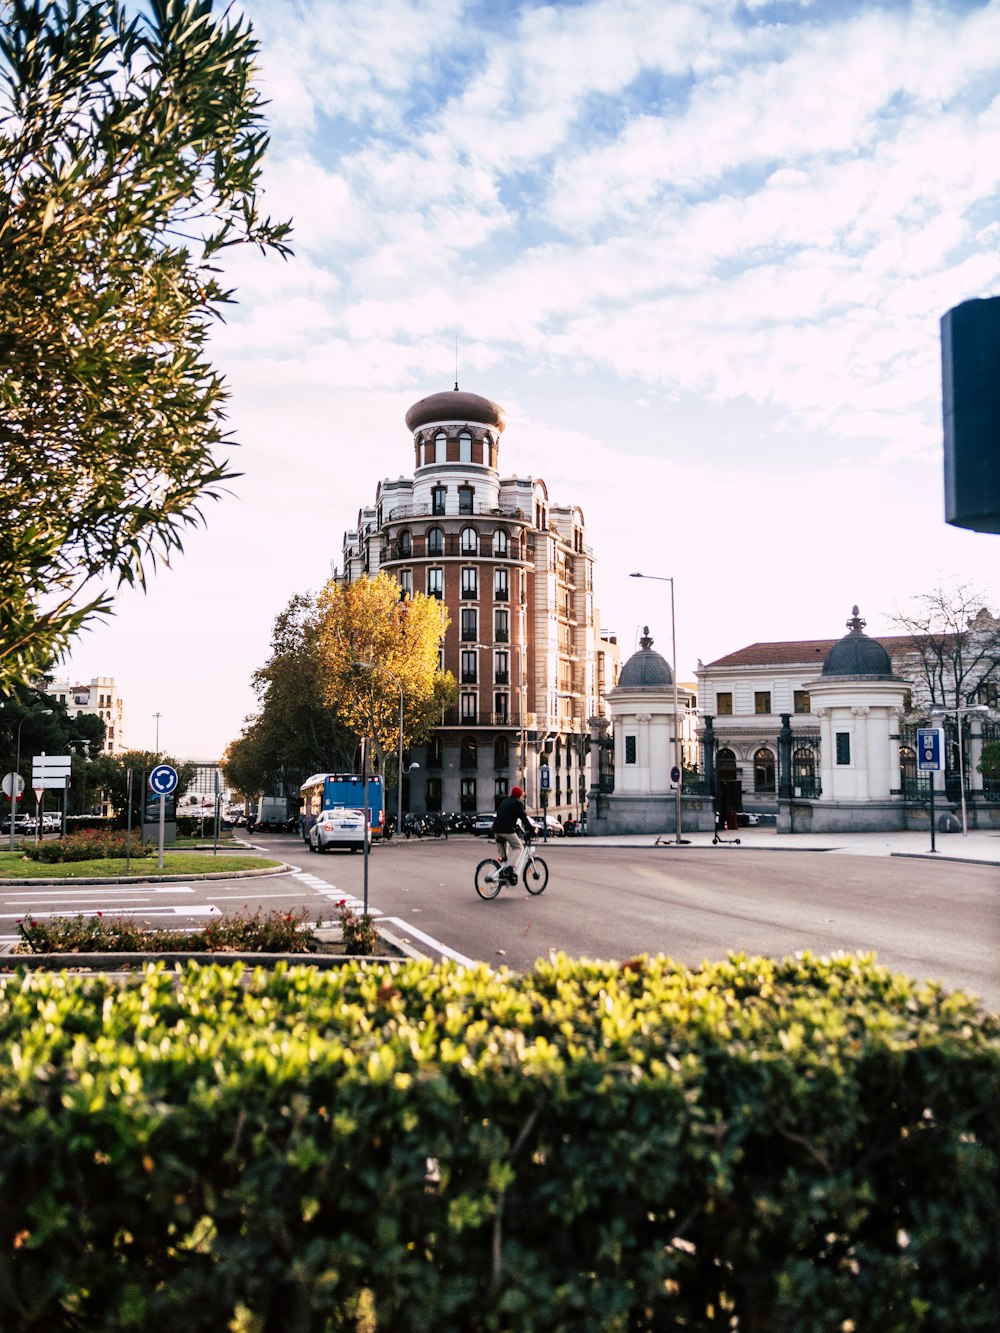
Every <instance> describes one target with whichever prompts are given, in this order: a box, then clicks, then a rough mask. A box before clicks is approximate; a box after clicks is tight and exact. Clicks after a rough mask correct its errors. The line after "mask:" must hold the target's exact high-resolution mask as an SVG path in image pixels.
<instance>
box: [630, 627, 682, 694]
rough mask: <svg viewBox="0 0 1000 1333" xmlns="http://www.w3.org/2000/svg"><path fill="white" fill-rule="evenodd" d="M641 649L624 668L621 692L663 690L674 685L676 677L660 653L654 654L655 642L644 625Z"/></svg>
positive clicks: (640, 641)
mask: <svg viewBox="0 0 1000 1333" xmlns="http://www.w3.org/2000/svg"><path fill="white" fill-rule="evenodd" d="M639 643H640V645H641V647H640V648H639V651H638V652H637V653H633V654H632V656H631V657H630V658H629V659H628V661H627V662H626V663H625V665H624V666H623V667H622V670H621V675H620V676H619V677H618V689H620V690H652V689H662V688H663V687H664V685H673V683H674V675H673V672H672V671H671V670H670V666H669V663H668V662H667V661H666V659H665V658H663V657H661V656H660V654H659V653H654V652H653V640H652V639H651V638H650V637H649V626H648V625H643V627H642V638H641V639H640V640H639Z"/></svg>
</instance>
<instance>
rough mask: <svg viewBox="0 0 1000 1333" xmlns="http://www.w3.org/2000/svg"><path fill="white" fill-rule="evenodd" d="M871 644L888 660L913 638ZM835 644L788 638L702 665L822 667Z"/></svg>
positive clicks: (880, 639)
mask: <svg viewBox="0 0 1000 1333" xmlns="http://www.w3.org/2000/svg"><path fill="white" fill-rule="evenodd" d="M872 637H875V636H872ZM875 641H876V643H880V644H881V645H882V647H883V648H884V649H885V650H886V652H887V653H888V654H889V656H890V657H891V656H893V655H894V654H897V653H904V652H907V651H909V650H912V648H913V646H914V639H913V638H912V636H911V635H909V634H889V635H882V636H879V637H877V638H876V640H875ZM839 642H840V640H839V639H791V640H789V641H787V642H784V643H751V644H748V645H747V647H746V648H738V649H737V650H736V652H735V653H727V654H726V656H725V657H717V658H716V659H715V661H714V662H706V664H705V666H706V668H709V667H743V666H745V667H753V666H760V667H763V666H800V665H803V666H804V665H809V664H811V663H815V664H816V665H817V666H822V665H823V659H824V658H825V657H826V655H827V653H828V652H829V651H830V649H831V648H832V647H833V645H834V644H835V643H839Z"/></svg>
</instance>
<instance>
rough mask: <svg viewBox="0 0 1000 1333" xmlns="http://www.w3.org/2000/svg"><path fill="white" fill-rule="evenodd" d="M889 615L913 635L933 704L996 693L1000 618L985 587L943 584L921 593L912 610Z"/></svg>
mask: <svg viewBox="0 0 1000 1333" xmlns="http://www.w3.org/2000/svg"><path fill="white" fill-rule="evenodd" d="M889 619H890V620H891V621H892V622H893V624H895V625H898V626H899V628H900V629H902V630H904V631H905V633H906V634H907V635H908V636H909V637H910V639H911V641H912V642H911V645H910V649H909V652H908V653H907V656H908V657H909V659H910V663H911V670H912V673H913V676H914V678H915V680H916V681H919V682H920V684H921V686H922V687H923V688H922V690H921V693H923V692H924V691H926V695H927V703H928V704H941V705H944V706H946V707H949V708H964V707H966V706H967V705H969V704H975V703H981V702H987V696H988V695H990V694H995V693H996V689H997V687H998V686H1000V618H998V617H996V616H994V615H991V613H990V611H989V609H988V595H987V594H985V593H983V592H982V591H981V590H980V589H977V588H974V587H972V586H971V585H970V584H968V583H957V582H956V583H952V584H948V585H945V584H942V585H941V586H939V587H937V588H934V589H932V590H931V591H930V592H925V593H918V594H917V595H916V596H915V597H914V598H913V607H912V609H911V610H907V611H900V610H897V611H896V612H895V613H894V614H892V615H891V616H890V617H889ZM991 686H992V687H993V689H992V690H991V689H990V687H991Z"/></svg>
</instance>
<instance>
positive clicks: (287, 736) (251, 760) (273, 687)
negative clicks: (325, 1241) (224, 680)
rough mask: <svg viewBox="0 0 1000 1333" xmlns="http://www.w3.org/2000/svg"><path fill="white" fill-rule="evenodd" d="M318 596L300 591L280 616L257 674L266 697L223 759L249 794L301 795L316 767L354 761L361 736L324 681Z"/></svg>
mask: <svg viewBox="0 0 1000 1333" xmlns="http://www.w3.org/2000/svg"><path fill="white" fill-rule="evenodd" d="M316 616H317V611H316V601H315V598H314V597H311V596H307V595H304V594H296V595H295V596H294V597H292V599H291V600H290V601H289V603H288V605H287V606H286V607H285V609H284V610H283V611H282V612H281V613H280V615H278V616H277V618H276V619H275V622H274V630H273V631H272V635H271V656H270V657H269V658H268V660H267V662H266V663H265V664H264V666H262V667H261V668H260V669H259V670H258V671H255V672H254V674H253V677H252V683H253V687H254V690H255V692H256V694H257V698H258V700H259V703H260V708H259V710H258V712H257V713H256V714H254V715H253V716H252V717H250V718H248V719H247V722H246V725H245V726H244V729H243V731H242V733H241V735H240V736H239V737H238V738H237V739H236V740H234V741H233V742H232V743H231V744H230V745H229V747H228V748H227V750H226V753H225V755H224V756H223V760H222V768H223V772H224V773H225V775H226V781H227V782H228V783H230V785H231V786H233V787H235V788H236V790H237V791H240V792H242V793H243V794H244V795H246V796H247V797H252V796H255V795H262V794H264V793H267V792H277V793H280V794H281V795H284V796H289V797H298V794H299V787H300V786H301V784H302V783H303V782H304V781H305V779H306V778H307V777H309V776H310V775H311V774H313V773H317V772H320V771H321V770H325V771H328V772H336V771H337V770H339V769H349V768H351V767H352V766H353V763H354V751H355V748H356V745H357V738H356V737H355V734H354V732H353V731H352V730H351V729H350V728H349V727H348V726H346V725H345V723H344V722H343V721H342V720H341V719H340V717H339V716H338V714H337V711H336V709H335V708H334V707H333V706H332V705H331V704H329V703H328V702H327V700H326V698H325V695H324V689H323V666H322V662H321V660H320V657H319V651H318V632H317V625H316Z"/></svg>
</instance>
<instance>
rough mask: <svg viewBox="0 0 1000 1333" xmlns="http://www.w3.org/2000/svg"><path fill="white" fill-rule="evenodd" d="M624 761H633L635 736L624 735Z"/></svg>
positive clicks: (632, 762) (631, 762)
mask: <svg viewBox="0 0 1000 1333" xmlns="http://www.w3.org/2000/svg"><path fill="white" fill-rule="evenodd" d="M625 762H626V764H634V763H635V737H634V736H626V737H625Z"/></svg>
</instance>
